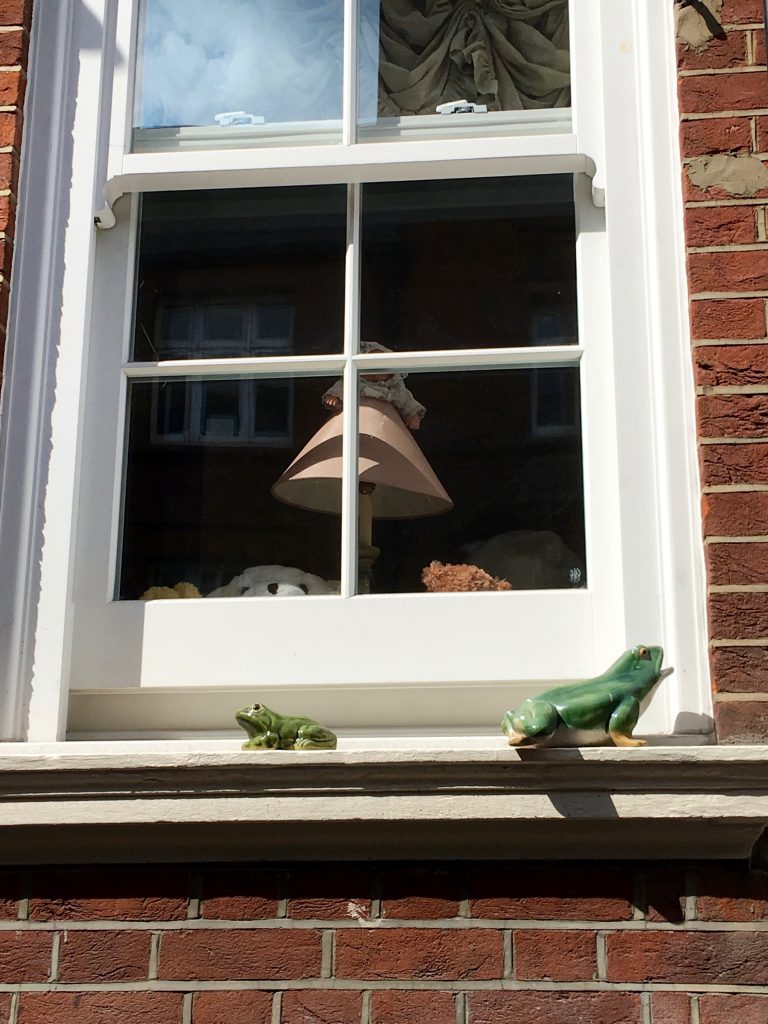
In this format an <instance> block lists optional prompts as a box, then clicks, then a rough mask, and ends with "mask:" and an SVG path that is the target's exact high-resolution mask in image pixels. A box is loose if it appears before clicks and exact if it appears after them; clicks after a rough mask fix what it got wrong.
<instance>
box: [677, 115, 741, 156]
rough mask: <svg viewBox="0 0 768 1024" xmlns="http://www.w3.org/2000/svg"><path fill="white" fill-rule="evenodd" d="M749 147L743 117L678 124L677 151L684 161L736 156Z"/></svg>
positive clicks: (707, 119)
mask: <svg viewBox="0 0 768 1024" xmlns="http://www.w3.org/2000/svg"><path fill="white" fill-rule="evenodd" d="M751 145H752V128H751V125H750V121H749V118H747V117H708V118H704V119H702V120H700V121H682V122H681V124H680V148H681V150H682V154H683V156H684V157H696V156H711V155H713V154H715V153H739V152H742V151H747V150H748V149H749V148H750V146H751Z"/></svg>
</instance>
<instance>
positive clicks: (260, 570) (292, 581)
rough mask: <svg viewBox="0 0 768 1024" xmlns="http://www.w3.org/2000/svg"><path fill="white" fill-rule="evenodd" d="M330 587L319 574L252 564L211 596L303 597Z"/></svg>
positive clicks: (325, 590) (287, 567) (321, 592)
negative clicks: (314, 574)
mask: <svg viewBox="0 0 768 1024" xmlns="http://www.w3.org/2000/svg"><path fill="white" fill-rule="evenodd" d="M330 593H332V591H331V588H330V587H329V586H328V584H327V583H326V582H325V580H324V579H321V577H320V576H313V575H312V573H309V572H304V571H303V570H301V569H294V568H291V567H290V566H287V565H252V566H251V567H250V569H244V570H243V571H242V572H241V573H240V575H239V576H235V578H234V579H233V580H230V581H229V583H225V584H224V586H223V587H217V588H216V590H212V591H211V593H210V594H208V597H303V596H304V595H305V594H330Z"/></svg>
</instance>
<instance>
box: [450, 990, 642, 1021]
mask: <svg viewBox="0 0 768 1024" xmlns="http://www.w3.org/2000/svg"><path fill="white" fill-rule="evenodd" d="M468 1000H469V1024H518V1022H524V1024H528V1022H529V1021H531V1022H533V1021H535V1022H536V1024H587V1022H589V1024H640V1022H641V1020H642V1011H641V1008H640V997H639V996H638V995H636V994H635V993H634V992H530V991H525V992H470V994H469V996H468Z"/></svg>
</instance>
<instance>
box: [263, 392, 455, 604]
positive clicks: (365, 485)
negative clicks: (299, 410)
mask: <svg viewBox="0 0 768 1024" xmlns="http://www.w3.org/2000/svg"><path fill="white" fill-rule="evenodd" d="M341 452H342V415H341V413H336V414H334V415H332V416H331V417H330V419H329V420H328V421H327V422H326V423H324V424H323V426H322V427H320V429H319V430H318V431H317V433H316V434H315V435H314V436H313V437H312V439H311V440H310V441H309V443H308V444H307V445H305V447H304V448H303V449H302V450H301V451H300V452H299V454H298V455H297V456H296V458H295V459H294V460H293V462H292V463H291V464H290V466H289V467H288V468H287V469H286V471H285V472H284V473H283V475H282V476H281V477H280V479H279V480H278V481H277V483H275V484H274V486H273V487H272V494H273V496H274V497H275V498H277V499H278V501H283V502H285V503H286V504H287V505H294V506H295V507H296V508H303V509H307V510H309V511H312V512H329V513H333V514H336V515H339V514H340V512H341V475H342V457H341ZM358 479H359V488H360V494H359V500H358V518H359V552H358V560H359V571H360V577H361V589H362V588H363V585H364V588H365V591H366V592H367V590H368V589H369V587H370V576H371V567H372V566H373V563H374V562H375V561H376V559H377V558H378V556H379V554H380V552H379V549H378V548H376V547H374V545H373V520H374V519H417V518H420V517H422V516H435V515H440V513H442V512H447V511H448V510H449V509H451V508H453V502H452V501H451V499H450V498H449V497H448V494H447V493H446V491H445V488H444V487H443V485H442V484H441V483H440V481H439V480H438V479H437V477H436V476H435V473H434V470H433V469H432V467H431V466H430V464H429V463H428V462H427V460H426V458H425V456H424V453H423V452H422V450H421V448H419V446H418V445H417V444H416V441H415V440H414V438H413V435H412V434H411V432H410V430H409V429H408V428H407V427H406V425H405V424H404V423H403V421H402V419H401V417H400V414H399V413H398V411H397V409H395V407H394V406H393V405H392V403H391V402H385V401H382V400H381V399H377V398H362V399H361V400H360V413H359V448H358Z"/></svg>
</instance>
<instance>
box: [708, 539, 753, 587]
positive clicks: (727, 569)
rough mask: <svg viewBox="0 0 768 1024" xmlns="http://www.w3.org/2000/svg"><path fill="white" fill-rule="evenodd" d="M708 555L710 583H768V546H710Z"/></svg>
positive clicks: (740, 584)
mask: <svg viewBox="0 0 768 1024" xmlns="http://www.w3.org/2000/svg"><path fill="white" fill-rule="evenodd" d="M706 555H707V568H708V570H709V581H710V583H714V584H718V585H720V586H723V585H728V584H730V585H731V586H733V585H739V586H745V585H750V584H755V583H768V544H765V543H754V544H708V545H707V547H706Z"/></svg>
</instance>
